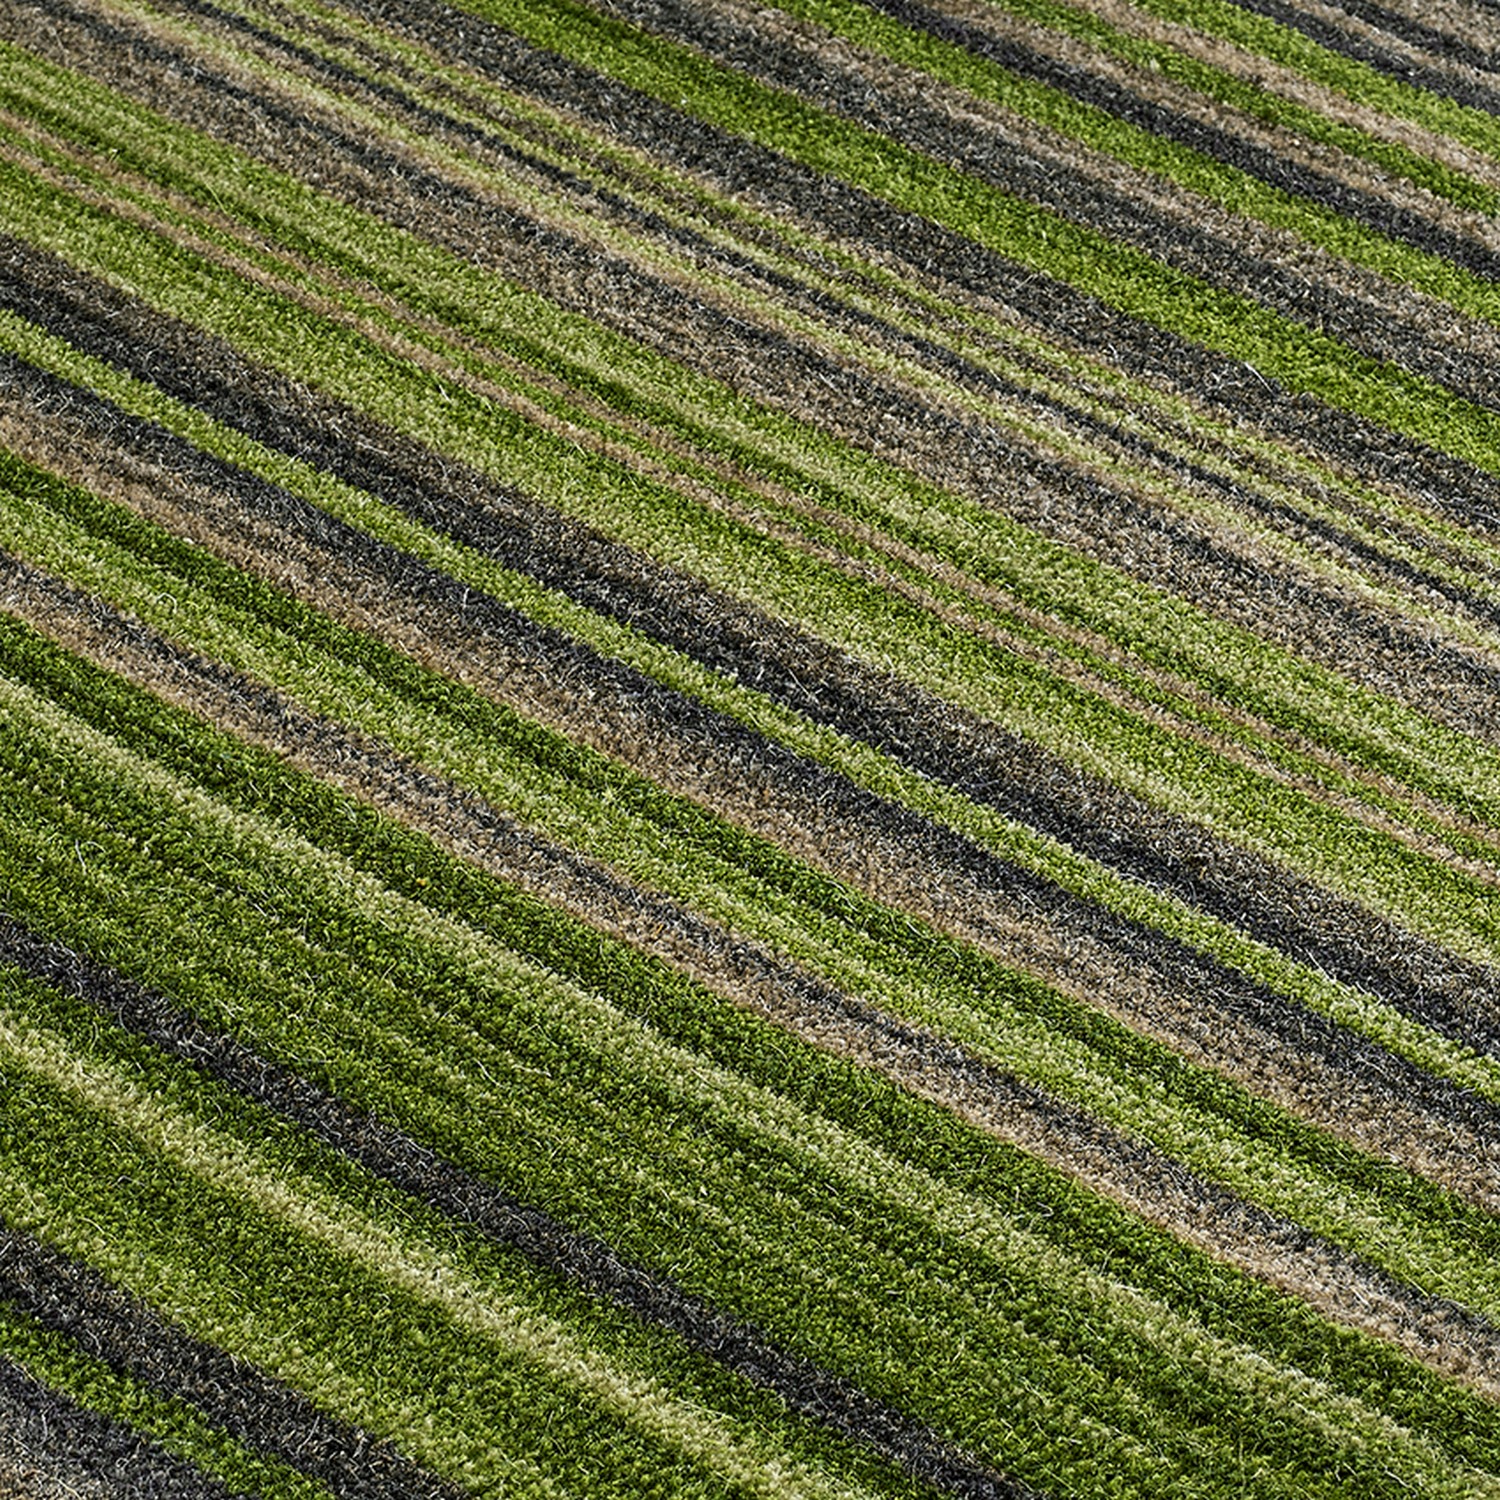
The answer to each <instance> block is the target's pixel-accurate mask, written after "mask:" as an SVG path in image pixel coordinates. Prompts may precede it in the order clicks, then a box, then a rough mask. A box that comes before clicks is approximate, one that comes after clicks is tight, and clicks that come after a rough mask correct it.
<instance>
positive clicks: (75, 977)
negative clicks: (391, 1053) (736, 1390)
mask: <svg viewBox="0 0 1500 1500" xmlns="http://www.w3.org/2000/svg"><path fill="white" fill-rule="evenodd" d="M0 957H3V958H4V959H5V960H7V961H9V962H11V963H15V964H18V965H19V966H21V967H23V968H24V969H25V970H27V971H28V972H29V973H31V974H33V975H35V976H36V977H37V978H40V979H42V980H44V981H45V982H47V983H50V984H54V985H56V986H58V987H59V988H61V989H65V990H67V991H68V992H70V993H72V994H74V995H77V996H79V997H80V998H82V999H84V1000H87V1001H88V1002H89V1003H90V1004H92V1005H94V1006H96V1007H97V1008H98V1009H99V1010H101V1011H103V1012H104V1013H105V1014H107V1015H109V1016H110V1017H111V1018H112V1019H113V1020H115V1021H117V1022H119V1023H120V1024H121V1025H122V1026H124V1027H126V1028H127V1029H128V1030H131V1031H133V1032H136V1033H137V1034H139V1035H142V1036H144V1037H146V1038H147V1039H148V1040H149V1041H151V1042H153V1043H154V1044H155V1045H157V1046H159V1047H162V1048H164V1049H165V1050H166V1051H168V1052H169V1053H171V1054H172V1055H173V1056H175V1057H178V1058H180V1059H181V1060H182V1061H184V1062H186V1063H188V1064H190V1065H191V1066H193V1067H195V1068H201V1069H204V1070H206V1071H207V1072H209V1073H210V1074H212V1076H214V1077H215V1078H218V1079H220V1080H221V1081H223V1082H225V1083H227V1084H229V1085H230V1086H231V1087H233V1088H235V1089H237V1090H239V1091H240V1092H242V1093H244V1094H246V1095H247V1096H248V1097H250V1098H252V1099H254V1100H256V1101H257V1102H258V1103H260V1104H262V1105H264V1106H266V1107H267V1108H269V1109H272V1110H274V1111H276V1112H277V1113H278V1114H281V1115H282V1116H284V1117H285V1118H287V1119H289V1120H291V1121H293V1122H294V1123H296V1124H297V1125H299V1126H301V1127H302V1128H304V1129H306V1130H308V1131H310V1132H311V1133H312V1134H314V1135H316V1136H318V1137H319V1138H320V1139H322V1140H323V1141H325V1142H326V1143H327V1144H328V1145H330V1146H332V1147H333V1148H334V1149H335V1150H336V1151H339V1152H342V1153H343V1154H344V1155H345V1156H347V1157H349V1158H350V1159H351V1160H353V1161H355V1162H357V1163H359V1165H360V1166H362V1167H363V1168H365V1169H366V1170H367V1171H369V1172H371V1173H373V1174H375V1175H376V1176H378V1177H381V1178H383V1179H385V1180H386V1181H388V1182H391V1183H393V1184H394V1185H395V1186H396V1187H398V1188H400V1189H401V1190H402V1191H403V1192H407V1193H410V1194H412V1195H413V1196H415V1197H417V1198H420V1199H421V1200H422V1201H423V1202H425V1203H428V1204H430V1205H432V1206H433V1207H435V1208H437V1209H438V1210H440V1211H441V1212H442V1213H444V1214H447V1215H448V1216H449V1217H451V1218H453V1219H455V1220H457V1221H458V1222H460V1223H463V1224H468V1225H471V1226H473V1227H474V1228H476V1229H478V1230H479V1231H480V1232H481V1233H483V1234H485V1235H486V1236H488V1237H489V1238H491V1239H493V1240H495V1241H496V1242H498V1243H500V1244H503V1245H507V1246H510V1247H512V1248H514V1249H517V1250H519V1251H521V1252H522V1253H523V1254H525V1255H527V1256H528V1257H529V1258H531V1259H532V1260H533V1261H535V1262H537V1263H538V1264H540V1265H543V1266H545V1267H548V1268H549V1269H551V1270H553V1271H556V1272H558V1273H559V1274H561V1275H562V1276H564V1277H566V1278H567V1279H568V1280H569V1281H571V1282H573V1283H575V1284H576V1285H579V1286H581V1287H583V1288H584V1289H585V1290H587V1291H589V1292H591V1293H593V1294H595V1295H596V1296H600V1297H605V1298H608V1299H609V1300H610V1301H612V1302H614V1303H615V1304H616V1305H618V1306H620V1307H623V1308H625V1309H627V1310H628V1311H630V1312H632V1313H634V1314H636V1315H637V1316H639V1317H640V1318H642V1319H643V1320H645V1321H647V1322H649V1323H652V1324H654V1325H656V1326H657V1327H661V1328H665V1329H668V1330H670V1331H671V1332H673V1333H675V1334H677V1335H678V1336H679V1337H680V1338H682V1339H683V1341H684V1342H685V1343H687V1344H688V1345H689V1346H690V1347H691V1348H693V1349H695V1350H697V1351H698V1352H700V1353H703V1354H707V1355H708V1356H710V1357H711V1358H713V1359H715V1360H717V1361H718V1362H719V1363H720V1364H721V1365H723V1366H725V1367H726V1368H728V1369H730V1370H733V1371H735V1372H736V1373H738V1374H740V1375H743V1376H745V1377H746V1378H747V1379H749V1380H751V1381H753V1382H755V1383H756V1384H758V1385H760V1386H762V1387H763V1388H765V1389H769V1390H771V1391H773V1392H775V1393H776V1394H777V1395H778V1396H779V1397H780V1398H781V1399H782V1400H783V1401H785V1402H786V1404H787V1405H788V1406H789V1407H791V1409H792V1410H794V1411H796V1412H798V1413H799V1414H800V1415H802V1416H804V1417H808V1418H810V1419H812V1420H813V1421H816V1422H819V1423H821V1424H822V1425H824V1426H826V1427H828V1428H831V1429H832V1430H833V1431H835V1432H837V1433H839V1434H841V1435H842V1436H844V1437H846V1438H849V1439H851V1440H853V1441H854V1442H856V1443H858V1444H860V1445H861V1446H863V1447H866V1448H868V1449H870V1450H872V1451H873V1452H874V1453H876V1454H878V1455H880V1456H881V1457H882V1458H884V1459H886V1460H888V1461H890V1462H892V1463H894V1464H897V1465H899V1466H900V1467H901V1468H903V1469H904V1470H906V1471H907V1472H908V1473H909V1474H912V1475H914V1476H915V1477H917V1478H918V1479H921V1480H924V1481H926V1482H928V1483H930V1484H932V1485H934V1486H935V1487H936V1488H938V1489H939V1490H941V1491H943V1492H944V1493H947V1494H951V1495H956V1496H960V1497H964V1500H1033V1497H1034V1495H1035V1492H1034V1491H1032V1490H1031V1489H1029V1488H1028V1487H1027V1486H1025V1485H1023V1484H1021V1483H1020V1482H1019V1481H1015V1480H1011V1479H1009V1478H1007V1477H1005V1476H1003V1475H1001V1474H999V1473H997V1472H996V1471H994V1470H993V1469H990V1468H988V1467H986V1466H985V1465H983V1464H981V1463H979V1462H978V1461H976V1460H974V1459H972V1458H970V1457H969V1456H968V1455H967V1454H965V1453H963V1452H961V1451H960V1450H958V1449H956V1448H954V1447H952V1446H951V1445H949V1444H947V1443H945V1442H944V1441H943V1440H942V1439H941V1438H940V1437H939V1435H938V1434H936V1433H934V1432H933V1431H932V1430H931V1429H930V1428H928V1427H926V1426H925V1425H923V1424H922V1423H920V1422H917V1421H914V1420H913V1419H911V1418H910V1417H908V1416H906V1415H905V1414H903V1413H901V1412H899V1411H897V1410H895V1409H894V1408H891V1407H889V1406H887V1405H885V1404H884V1403H882V1402H880V1401H877V1400H875V1399H874V1398H872V1397H870V1396H867V1395H866V1394H865V1393H864V1392H863V1391H861V1390H859V1389H858V1388H857V1387H855V1386H854V1385H852V1384H850V1383H849V1382H848V1381H846V1380H845V1379H843V1378H842V1377H841V1376H838V1375H834V1374H830V1373H828V1372H826V1371H824V1370H822V1369H820V1368H819V1367H818V1366H817V1365H815V1364H813V1363H812V1362H811V1361H810V1360H807V1359H804V1358H802V1357H801V1356H799V1355H795V1354H791V1353H787V1352H786V1351H784V1350H782V1349H781V1348H779V1347H778V1346H777V1345H776V1344H775V1343H773V1342H772V1341H770V1340H769V1339H767V1338H766V1337H765V1336H764V1335H763V1334H762V1333H761V1332H760V1331H759V1330H757V1329H756V1328H754V1327H752V1326H751V1325H749V1324H746V1323H742V1322H739V1321H737V1320H735V1319H733V1318H730V1317H728V1316H726V1315H725V1314H723V1313H721V1312H719V1311H718V1310H717V1309H715V1308H713V1307H712V1306H710V1305H709V1304H708V1303H706V1302H704V1301H703V1300H702V1299H700V1298H698V1297H696V1296H694V1295H693V1294H691V1293H689V1292H687V1291H684V1290H683V1289H682V1288H680V1287H678V1286H677V1285H675V1284H674V1283H673V1282H672V1281H671V1280H670V1279H668V1278H665V1277H661V1276H657V1275H655V1274H653V1273H652V1272H650V1271H649V1270H647V1269H645V1268H642V1267H638V1266H635V1265H632V1264H631V1263H630V1262H629V1261H627V1260H625V1259H623V1258H622V1257H621V1256H620V1255H619V1254H617V1252H616V1251H615V1250H614V1249H613V1248H612V1247H610V1246H608V1245H606V1244H604V1243H602V1242H600V1241H598V1240H596V1239H593V1238H591V1237H590V1236H587V1235H583V1234H579V1233H576V1232H574V1231H572V1230H570V1229H568V1228H567V1227H566V1226H565V1225H563V1224H561V1223H560V1222H558V1221H557V1220H556V1219H554V1218H552V1216H551V1215H550V1214H548V1213H547V1212H546V1211H545V1210H543V1209H541V1208H537V1207H533V1206H530V1205H528V1204H525V1203H523V1202H522V1201H520V1200H519V1199H517V1198H514V1197H512V1196H511V1195H510V1194H508V1193H506V1192H504V1191H502V1190H501V1189H499V1188H498V1187H495V1186H493V1185H492V1184H490V1183H487V1182H484V1181H482V1180H481V1179H479V1178H477V1177H474V1176H472V1175H471V1174H470V1173H468V1172H466V1171H464V1170H463V1169H462V1168H461V1167H459V1166H457V1165H455V1164H453V1163H451V1162H449V1161H447V1160H445V1159H444V1158H443V1157H441V1156H440V1155H438V1154H437V1153H436V1152H434V1151H433V1150H431V1149H430V1148H429V1147H427V1146H426V1145H424V1144H422V1143H421V1142H419V1141H417V1140H415V1139H413V1138H412V1137H410V1136H408V1135H406V1134H404V1133H403V1132H402V1131H400V1130H397V1129H395V1128H394V1127H393V1126H390V1125H388V1124H386V1123H385V1122H383V1121H381V1120H379V1119H377V1118H375V1117H373V1116H370V1115H367V1114H363V1113H360V1112H358V1111H355V1110H352V1109H350V1108H349V1107H347V1106H346V1105H344V1104H343V1103H341V1102H340V1101H339V1100H337V1099H336V1098H334V1097H333V1096H331V1095H329V1094H325V1093H323V1092H322V1091H321V1090H319V1089H318V1088H316V1087H315V1086H314V1085H313V1084H311V1083H309V1082H308V1081H307V1080H305V1079H303V1078H301V1077H299V1076H298V1075H296V1074H293V1073H290V1072H288V1071H287V1070H285V1069H283V1068H281V1067H279V1066H277V1065H276V1064H274V1063H272V1062H270V1061H268V1060H267V1059H265V1058H263V1057H261V1056H259V1055H257V1054H256V1053H255V1052H254V1050H253V1049H251V1048H249V1047H247V1046H245V1045H244V1044H242V1043H239V1042H236V1041H234V1040H232V1039H230V1038H228V1037H225V1036H221V1035H218V1034H216V1033H213V1032H210V1031H208V1030H206V1029H205V1028H203V1027H202V1026H200V1025H199V1024H198V1023H197V1021H196V1020H194V1019H193V1018H192V1017H190V1016H188V1015H186V1014H184V1013H183V1012H181V1011H180V1010H178V1009H177V1008H176V1007H175V1005H174V1004H173V1003H172V1002H171V1001H170V1000H168V999H167V998H165V997H163V996H161V995H158V994H155V993H153V992H151V991H148V990H145V989H143V988H141V987H139V986H137V985H134V984H133V983H131V982H130V981H129V980H127V979H124V978H122V977H121V976H119V975H115V974H112V973H110V972H109V971H108V970H106V969H104V968H102V967H100V966H98V965H95V964H93V963H91V962H89V961H88V960H87V959H85V958H84V957H82V956H81V955H79V954H76V953H73V952H70V951H69V950H67V949H65V948H63V947H61V946H60V945H57V944H51V943H47V942H45V941H42V940H40V939H39V938H37V937H36V935H34V934H32V933H31V932H29V931H28V930H27V929H25V928H24V927H22V926H21V925H20V924H19V923H16V922H14V921H12V920H10V919H9V918H7V917H5V916H4V915H3V914H0ZM0 1287H4V1288H8V1289H9V1295H10V1297H11V1299H12V1300H15V1301H17V1302H19V1303H20V1304H21V1305H22V1306H24V1307H25V1308H26V1309H27V1310H28V1311H29V1312H31V1313H32V1314H33V1316H36V1317H38V1318H39V1319H42V1320H44V1321H46V1322H47V1323H48V1326H54V1327H57V1328H59V1329H60V1330H61V1331H64V1332H67V1333H69V1334H70V1335H71V1336H74V1337H77V1338H80V1339H84V1340H87V1341H88V1342H89V1344H90V1345H91V1347H93V1348H95V1349H96V1350H98V1351H99V1352H100V1353H101V1355H102V1356H103V1357H105V1358H108V1359H110V1360H111V1361H112V1362H118V1363H119V1364H121V1365H122V1366H124V1367H127V1368H129V1369H130V1370H131V1371H132V1373H134V1374H136V1375H137V1377H138V1378H141V1379H145V1380H147V1381H148V1382H149V1383H151V1384H153V1385H157V1386H159V1387H160V1388H162V1389H165V1390H168V1391H170V1392H172V1393H176V1394H182V1395H184V1396H185V1397H186V1399H189V1400H192V1401H193V1402H195V1403H196V1404H197V1405H199V1406H200V1407H202V1408H204V1409H205V1410H207V1411H208V1412H209V1413H210V1414H211V1415H212V1416H214V1417H215V1419H216V1420H218V1421H219V1422H220V1423H221V1424H222V1425H224V1426H226V1427H228V1428H229V1429H230V1430H231V1431H236V1432H240V1431H243V1432H244V1433H245V1435H246V1436H247V1437H250V1438H252V1439H253V1440H254V1441H255V1442H257V1444H258V1445H259V1446H261V1447H262V1448H264V1449H266V1450H267V1451H270V1452H275V1453H277V1454H278V1455H279V1456H281V1457H284V1458H286V1459H287V1460H288V1461H289V1462H293V1463H296V1464H297V1465H298V1466H299V1467H301V1468H303V1469H304V1470H305V1471H306V1472H308V1473H311V1474H314V1475H316V1476H317V1477H319V1478H322V1479H326V1480H327V1481H328V1482H329V1483H330V1484H331V1485H332V1486H333V1487H334V1488H335V1491H336V1493H338V1494H341V1495H348V1496H350V1497H354V1500H390V1497H394V1496H398V1495H399V1496H401V1497H402V1500H406V1497H422V1496H431V1497H433V1500H445V1497H453V1496H456V1495H457V1493H458V1492H457V1491H456V1490H453V1489H451V1487H450V1486H448V1485H447V1484H446V1482H444V1481H442V1480H440V1479H438V1478H437V1477H436V1476H434V1475H431V1474H429V1473H427V1471H425V1470H422V1469H420V1468H418V1467H416V1466H415V1465H412V1464H411V1463H409V1461H408V1460H406V1459H404V1458H403V1457H401V1456H400V1455H399V1454H398V1453H397V1452H396V1451H395V1449H394V1448H392V1447H391V1446H390V1445H389V1444H386V1443H380V1442H372V1441H371V1440H370V1438H369V1437H368V1436H366V1435H364V1434H361V1433H357V1432H355V1431H354V1430H353V1429H349V1428H345V1427H343V1426H342V1424H339V1423H336V1422H333V1421H332V1420H331V1419H329V1418H327V1417H324V1416H323V1415H322V1414H321V1413H318V1412H316V1411H315V1410H314V1409H313V1408H312V1407H311V1406H310V1404H308V1403H306V1402H304V1401H303V1400H302V1398H301V1397H300V1396H297V1395H295V1393H292V1392H290V1391H287V1390H285V1389H284V1388H282V1387H280V1386H279V1385H277V1384H276V1383H275V1382H272V1381H270V1380H269V1379H267V1378H266V1377H265V1376H264V1375H262V1374H261V1373H260V1372H259V1371H257V1370H254V1369H253V1368H252V1367H251V1366H249V1365H247V1364H246V1363H245V1362H244V1361H242V1360H238V1359H236V1358H234V1357H233V1356H230V1355H226V1354H224V1353H222V1352H221V1351H219V1350H217V1349H215V1348H213V1347H212V1346H209V1345H206V1344H201V1343H199V1342H198V1341H196V1340H193V1339H191V1338H189V1337H188V1336H187V1335H185V1334H183V1333H181V1332H180V1331H179V1330H176V1329H173V1328H171V1327H169V1326H168V1325H166V1324H165V1323H163V1322H162V1321H161V1320H160V1319H158V1318H157V1317H156V1315H155V1314H154V1313H152V1312H151V1310H150V1309H149V1308H146V1307H145V1306H144V1305H143V1304H140V1303H138V1302H136V1301H135V1300H134V1299H133V1298H130V1297H127V1296H126V1295H125V1294H124V1293H122V1292H119V1291H118V1290H116V1289H114V1288H111V1287H109V1286H107V1285H106V1284H105V1283H104V1282H103V1281H102V1280H101V1279H100V1278H99V1277H97V1276H96V1275H95V1273H93V1272H92V1271H90V1270H88V1269H87V1268H85V1267H82V1266H78V1265H76V1264H74V1263H72V1262H69V1261H67V1260H65V1259H64V1258H62V1257H60V1256H57V1255H56V1254H55V1253H53V1252H51V1251H49V1250H48V1249H47V1248H46V1247H44V1246H41V1245H39V1244H38V1243H37V1242H36V1241H34V1240H30V1239H29V1238H28V1237H26V1236H23V1235H19V1234H16V1233H13V1232H11V1233H6V1232H4V1231H3V1229H0Z"/></svg>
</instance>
